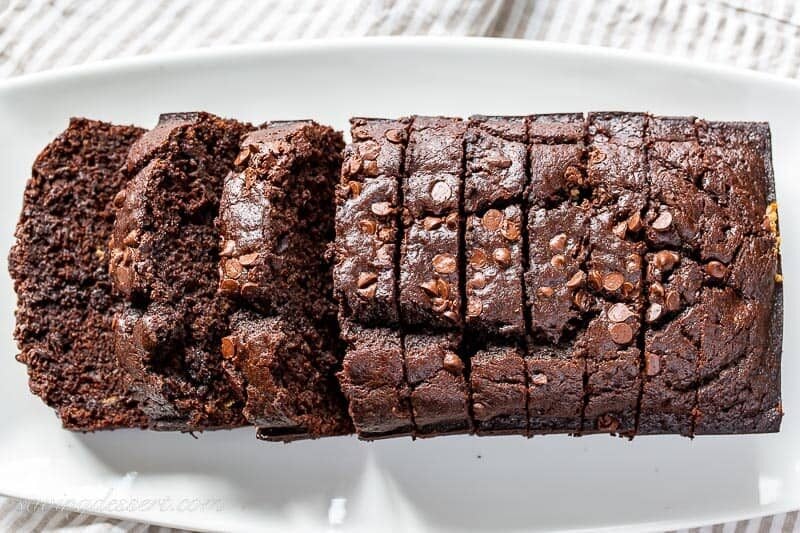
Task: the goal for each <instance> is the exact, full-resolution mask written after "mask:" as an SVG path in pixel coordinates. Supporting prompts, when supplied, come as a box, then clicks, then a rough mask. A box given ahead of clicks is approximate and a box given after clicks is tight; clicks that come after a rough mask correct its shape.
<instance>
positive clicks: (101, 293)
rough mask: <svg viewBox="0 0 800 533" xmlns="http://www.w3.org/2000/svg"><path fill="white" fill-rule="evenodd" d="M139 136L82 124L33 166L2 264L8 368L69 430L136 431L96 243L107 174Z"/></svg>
mask: <svg viewBox="0 0 800 533" xmlns="http://www.w3.org/2000/svg"><path fill="white" fill-rule="evenodd" d="M143 132H144V130H142V129H140V128H137V127H134V126H115V125H112V124H108V123H105V122H98V121H94V120H88V119H83V118H74V119H71V120H70V123H69V127H68V128H67V129H66V131H64V132H63V133H62V134H61V135H59V136H58V137H57V138H56V139H55V140H54V141H53V142H52V143H50V145H48V146H47V148H45V149H44V150H43V151H42V153H40V154H39V156H38V157H37V158H36V161H35V162H34V164H33V172H32V176H31V179H30V180H29V181H28V184H27V186H26V188H25V197H24V200H23V208H22V214H21V216H20V220H19V224H18V225H17V230H16V233H15V236H16V238H17V242H16V244H15V245H14V247H13V248H12V249H11V253H10V255H9V271H10V273H11V277H12V278H13V279H14V289H15V290H16V292H17V296H18V304H17V311H16V317H17V324H16V328H15V330H14V338H15V339H16V340H17V343H18V345H19V349H20V353H19V355H17V359H18V360H19V361H20V362H22V363H24V364H26V365H28V376H29V380H30V388H31V391H32V392H33V393H34V394H37V395H38V396H40V397H41V398H42V399H43V400H44V401H45V403H47V404H48V405H49V406H51V407H53V408H54V409H55V410H56V412H57V413H58V415H59V417H60V418H61V421H62V423H63V425H64V427H65V428H67V429H71V430H76V431H95V430H101V429H114V428H131V427H146V426H147V423H148V422H147V418H146V417H145V416H144V414H143V413H142V411H141V410H140V409H139V408H138V406H137V402H136V400H134V398H133V397H132V395H131V394H130V393H129V390H128V387H127V385H126V383H125V380H124V379H123V372H122V371H121V370H120V368H119V367H118V366H117V364H116V360H115V358H114V340H113V335H112V331H111V321H112V317H113V316H114V314H115V313H117V312H118V311H119V310H120V309H121V307H122V302H121V299H120V298H119V297H117V296H116V295H114V294H113V292H112V290H111V282H110V280H109V277H108V254H107V253H106V243H107V242H108V238H109V236H110V235H111V231H112V227H113V220H114V215H113V207H112V202H113V201H114V197H115V195H116V194H117V193H118V192H119V190H120V189H121V188H122V187H123V186H124V184H125V178H124V177H123V176H122V175H121V174H118V173H117V170H118V169H119V168H120V167H121V166H122V164H123V163H124V161H125V157H126V154H127V153H128V150H129V148H130V147H131V145H132V144H133V143H134V142H135V141H136V139H137V138H139V136H140V135H141V134H142V133H143Z"/></svg>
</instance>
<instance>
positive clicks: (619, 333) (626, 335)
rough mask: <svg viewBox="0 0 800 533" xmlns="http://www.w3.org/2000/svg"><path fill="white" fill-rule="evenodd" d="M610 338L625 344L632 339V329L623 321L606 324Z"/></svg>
mask: <svg viewBox="0 0 800 533" xmlns="http://www.w3.org/2000/svg"><path fill="white" fill-rule="evenodd" d="M608 332H609V333H610V334H611V340H612V341H614V342H615V343H617V344H620V345H625V344H628V343H629V342H631V340H633V329H631V327H630V326H629V325H628V324H626V323H625V322H617V323H615V324H611V325H610V326H608Z"/></svg>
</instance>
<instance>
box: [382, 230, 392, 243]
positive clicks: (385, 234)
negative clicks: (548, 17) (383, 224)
mask: <svg viewBox="0 0 800 533" xmlns="http://www.w3.org/2000/svg"><path fill="white" fill-rule="evenodd" d="M394 234H395V232H394V229H393V228H381V230H380V231H379V232H378V239H379V240H380V241H381V242H387V243H393V242H394Z"/></svg>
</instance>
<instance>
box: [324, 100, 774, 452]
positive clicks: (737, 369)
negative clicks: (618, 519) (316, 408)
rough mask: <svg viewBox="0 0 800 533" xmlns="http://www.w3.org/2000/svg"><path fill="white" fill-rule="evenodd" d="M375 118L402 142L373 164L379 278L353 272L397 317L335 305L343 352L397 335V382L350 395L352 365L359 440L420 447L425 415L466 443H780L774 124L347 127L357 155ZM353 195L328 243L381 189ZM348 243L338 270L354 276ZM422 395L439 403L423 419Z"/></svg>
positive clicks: (351, 356) (616, 119) (654, 121)
mask: <svg viewBox="0 0 800 533" xmlns="http://www.w3.org/2000/svg"><path fill="white" fill-rule="evenodd" d="M387 124H395V125H396V124H402V126H403V128H401V129H402V131H403V132H407V134H408V135H407V137H406V136H405V135H396V136H394V138H395V140H396V143H394V144H392V146H393V150H394V151H393V152H391V153H392V157H391V158H389V157H385V156H384V157H383V159H382V160H381V159H380V157H379V155H380V154H382V153H383V152H382V148H381V146H382V145H381V142H382V143H383V146H388V142H387V141H381V142H378V141H374V143H375V144H374V146H373V144H369V146H370V147H372V149H371V150H367V151H366V153H367V160H373V159H376V158H377V159H376V160H377V161H378V162H377V163H376V164H374V165H373V164H372V163H370V165H368V166H364V167H363V168H371V169H374V170H372V171H371V172H374V173H375V176H378V174H380V173H381V172H384V171H382V170H377V169H382V168H384V166H385V165H386V163H387V161H392V163H393V166H392V167H391V169H392V171H391V179H389V180H386V181H384V182H383V185H382V187H383V189H382V190H385V191H387V194H386V195H385V196H383V197H382V199H383V198H386V200H384V201H385V204H382V205H383V206H385V207H386V209H381V212H382V213H383V214H384V215H386V218H385V221H386V222H385V224H387V225H388V229H387V230H386V231H385V232H384V237H385V239H383V241H382V242H384V243H385V244H386V245H387V247H388V249H387V253H385V254H384V255H383V259H384V262H383V265H382V272H383V275H381V276H378V275H376V273H375V270H373V271H371V272H370V273H365V274H363V275H361V280H362V282H363V288H369V290H368V291H367V290H365V291H362V296H366V298H364V301H372V298H374V297H375V296H376V295H380V296H379V297H378V298H377V300H375V301H376V302H379V303H378V304H377V305H378V306H379V307H380V308H381V309H383V310H389V312H386V311H384V313H383V316H384V317H387V318H388V317H391V319H390V320H385V321H383V322H381V321H380V320H375V317H374V316H371V317H367V316H365V315H361V314H358V313H353V312H351V311H350V309H351V307H352V306H349V305H345V304H342V309H343V311H342V312H341V313H340V319H341V320H343V321H344V322H343V324H344V323H347V324H352V323H354V324H358V327H354V326H352V325H350V326H348V331H349V334H348V337H347V339H348V343H349V344H350V346H351V348H352V347H356V346H359V347H361V346H363V345H364V344H365V343H367V342H372V343H373V345H375V344H374V343H375V339H376V338H381V339H385V338H387V339H388V338H392V339H393V342H392V346H393V349H392V350H391V354H392V357H391V361H392V367H391V368H392V369H393V371H392V372H391V373H389V374H387V373H384V374H382V377H384V378H386V377H388V376H389V375H391V379H390V380H389V381H380V380H377V379H376V380H374V384H375V385H376V386H377V387H378V388H377V389H376V391H370V388H369V386H370V385H369V384H370V381H368V380H363V379H362V380H360V381H359V388H358V395H359V398H356V397H355V396H354V395H353V391H354V389H352V387H351V385H352V383H353V379H352V378H353V376H352V375H350V373H351V372H352V371H353V370H354V369H360V370H362V375H363V369H364V368H367V366H368V362H369V359H370V356H369V355H368V352H365V351H364V350H361V349H358V350H356V349H351V352H350V353H348V355H347V357H346V358H345V367H344V370H343V372H342V373H341V374H340V377H341V379H342V382H343V384H344V385H345V387H344V388H345V393H346V395H348V397H349V398H350V400H351V414H353V417H354V421H355V425H356V429H357V431H358V432H359V434H360V436H361V437H362V438H372V437H373V436H374V435H375V434H376V433H380V435H381V436H386V435H390V434H401V433H402V434H409V433H410V434H411V435H415V436H417V435H420V436H424V435H425V434H426V433H428V432H429V429H426V428H428V427H429V426H430V422H429V421H431V420H435V421H436V424H437V425H438V427H440V428H446V429H445V431H442V432H453V431H455V432H459V431H460V432H466V431H474V432H476V433H478V434H497V433H515V434H523V435H535V434H540V433H559V432H565V433H574V434H587V433H595V432H604V433H612V434H617V435H622V436H628V437H630V436H634V435H636V434H652V433H680V434H684V435H690V436H691V435H701V434H706V433H739V432H765V431H777V429H778V427H779V424H780V418H781V414H782V411H781V406H780V336H781V333H780V331H781V321H782V313H781V309H782V307H781V306H782V304H781V302H782V297H781V290H780V282H781V280H782V277H781V274H780V265H779V255H778V247H777V244H778V238H777V211H776V208H775V204H774V192H773V179H774V178H773V176H772V168H771V163H770V143H769V130H768V128H767V127H766V125H763V124H756V123H741V124H739V123H707V122H704V121H701V120H697V119H694V118H685V117H684V118H663V117H655V116H652V115H648V114H642V113H590V114H588V115H587V116H584V115H582V114H554V115H534V116H529V117H483V116H481V117H473V118H471V119H470V120H469V121H467V122H466V123H464V122H463V121H460V120H458V119H450V118H443V117H412V118H410V119H402V120H401V121H396V122H392V121H389V120H385V119H369V120H367V119H358V121H357V122H354V127H358V128H360V129H359V130H358V133H357V134H356V133H354V139H358V138H359V137H361V136H363V137H364V138H367V137H368V140H367V141H366V142H368V143H369V142H370V141H371V140H372V139H374V137H375V135H376V133H375V131H378V130H377V129H376V128H378V127H379V126H380V127H384V128H386V127H387V126H386V125H387ZM354 131H355V130H354ZM367 131H370V132H372V133H370V134H369V136H367V135H366V134H365V133H364V132H367ZM359 142H365V141H363V140H362V141H358V140H356V141H355V144H354V145H353V146H352V147H350V148H348V153H349V154H355V153H356V152H358V151H359V150H361V151H363V148H362V147H361V146H362V145H359V144H358V143H359ZM404 152H405V158H404V160H403V161H404V162H403V164H400V163H399V160H400V154H402V153H404ZM359 153H360V152H359ZM349 157H351V158H352V157H353V156H352V155H350V156H349ZM361 165H363V162H362V161H360V160H357V161H356V163H354V166H355V167H357V168H362V166H361ZM348 172H349V166H348V165H347V164H346V170H345V173H348ZM372 179H375V180H376V181H377V179H379V178H377V177H375V178H372ZM366 183H367V182H366V180H361V181H359V182H358V185H357V186H355V187H353V184H352V183H348V187H347V197H348V202H350V203H347V204H346V203H345V202H341V203H340V208H339V211H338V214H337V223H338V224H341V225H340V226H337V229H338V231H337V250H344V249H345V245H346V244H347V243H348V239H350V238H351V237H350V233H348V231H347V228H348V227H351V228H352V227H353V221H356V220H362V219H370V218H371V217H372V216H373V215H371V214H370V206H371V205H374V202H373V200H372V195H373V194H374V193H373V192H370V193H368V197H367V199H365V200H363V201H361V202H352V200H351V198H352V197H353V196H354V195H353V192H352V191H353V188H355V189H356V191H357V192H358V193H360V194H364V191H365V190H369V191H374V190H377V189H368V188H367V186H366ZM355 196H358V194H355ZM376 198H377V197H376ZM373 212H374V210H373ZM398 213H399V214H400V216H397V214H398ZM365 226H368V229H369V230H370V231H369V232H367V233H371V232H372V229H373V228H377V227H378V224H377V223H374V224H373V223H370V224H366V225H365ZM351 242H354V241H351ZM398 246H399V254H397V250H398ZM355 249H356V247H355V246H350V247H349V248H348V249H347V250H348V251H347V252H346V253H340V255H339V259H338V260H339V262H340V264H343V263H345V262H347V263H348V264H350V265H356V264H359V263H358V261H361V260H362V259H361V258H359V259H353V258H352V257H349V255H351V254H352V250H355ZM377 249H379V248H377V247H376V246H374V245H373V246H371V247H367V248H366V250H367V252H365V255H364V256H363V257H367V255H366V254H369V253H372V252H370V251H369V250H377ZM390 258H392V260H393V267H391V266H390V265H389V259H390ZM362 264H365V263H362ZM360 274H361V273H360V272H359V273H358V275H360ZM357 279H358V277H357V275H356V274H351V275H350V280H351V281H350V283H351V285H355V280H357ZM378 279H380V280H381V281H380V282H378V281H376V280H378ZM392 282H394V283H395V284H396V286H395V287H394V289H392V287H391V284H392ZM339 283H340V282H339ZM337 294H339V295H340V298H341V296H342V294H343V292H341V291H340V292H337ZM395 309H397V312H396V314H395ZM395 317H396V318H395ZM375 326H381V327H383V328H385V329H380V330H377V329H369V328H370V327H375ZM367 339H372V340H371V341H368V340H367ZM423 339H424V342H422V340H423ZM385 353H389V352H385ZM351 365H352V366H351ZM461 365H463V371H462V370H460V367H461ZM448 367H449V369H450V370H452V371H453V372H452V373H451V377H448V380H447V381H446V382H445V381H442V382H438V381H435V380H434V381H426V380H424V379H422V378H421V375H420V373H419V370H418V369H420V368H424V369H426V372H427V373H428V374H427V375H430V376H436V377H439V378H441V377H442V376H445V374H442V371H443V370H444V369H446V368H448ZM382 368H388V367H385V366H382ZM462 372H463V377H464V384H465V386H466V389H465V390H466V397H467V398H468V400H469V409H468V410H467V413H468V420H464V419H463V411H462V410H461V409H460V407H459V406H460V405H461V404H460V403H459V402H460V400H459V398H460V397H463V396H461V392H460V391H461V390H463V389H462V388H461V385H459V383H460V381H459V380H460V376H461V374H462ZM453 379H454V380H455V381H453ZM423 387H424V391H425V394H426V395H428V397H429V398H436V399H437V402H438V403H436V404H431V403H430V402H428V404H427V405H426V406H425V409H422V408H421V405H420V404H419V401H418V400H419V398H417V397H416V396H417V395H418V392H419V391H420V390H421V389H423ZM378 389H379V390H381V391H383V392H381V393H380V394H377V390H378ZM387 391H391V393H389V392H387ZM373 393H374V394H377V396H375V397H378V396H379V397H381V398H383V399H384V400H385V403H384V404H383V405H384V407H383V408H382V412H384V413H388V412H391V413H392V415H391V416H389V417H388V418H387V419H386V420H389V419H394V420H395V421H396V422H394V423H391V424H388V425H384V426H383V427H382V428H381V430H380V431H378V432H375V431H373V430H367V429H366V427H367V426H366V425H363V424H361V423H360V421H359V418H362V422H363V421H364V420H366V419H368V418H369V419H370V423H369V425H370V428H373V429H374V427H377V426H380V422H381V417H378V418H379V419H378V420H375V419H372V418H370V417H369V416H367V415H366V414H365V410H363V409H362V410H361V411H358V410H356V411H354V410H353V405H354V403H353V401H354V400H356V403H358V399H360V398H366V397H372V396H371V394H373ZM362 405H363V404H362ZM387 416H388V415H387ZM435 432H436V431H434V433H435Z"/></svg>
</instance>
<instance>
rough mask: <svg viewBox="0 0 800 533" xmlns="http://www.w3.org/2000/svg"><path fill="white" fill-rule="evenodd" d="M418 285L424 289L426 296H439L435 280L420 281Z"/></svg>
mask: <svg viewBox="0 0 800 533" xmlns="http://www.w3.org/2000/svg"><path fill="white" fill-rule="evenodd" d="M419 286H420V288H421V289H422V290H423V291H425V294H427V295H428V296H430V297H434V296H439V290H438V288H437V286H436V281H435V280H428V281H425V282H423V283H420V285H419Z"/></svg>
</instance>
